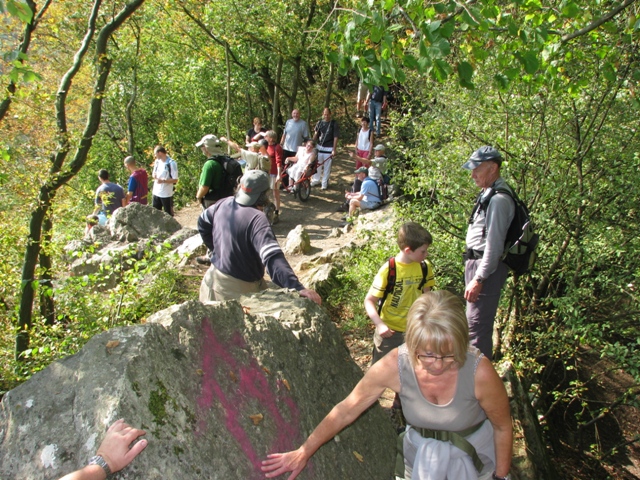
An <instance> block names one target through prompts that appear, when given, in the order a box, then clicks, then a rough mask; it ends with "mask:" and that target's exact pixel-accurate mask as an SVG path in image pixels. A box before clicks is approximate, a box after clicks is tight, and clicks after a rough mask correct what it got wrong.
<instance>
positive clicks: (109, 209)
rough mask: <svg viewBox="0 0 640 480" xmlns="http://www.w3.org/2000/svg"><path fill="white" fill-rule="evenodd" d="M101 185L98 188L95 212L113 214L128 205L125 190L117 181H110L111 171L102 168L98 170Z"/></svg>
mask: <svg viewBox="0 0 640 480" xmlns="http://www.w3.org/2000/svg"><path fill="white" fill-rule="evenodd" d="M98 180H100V184H101V185H100V186H99V187H98V189H97V190H96V199H95V205H96V206H95V208H94V210H93V213H94V214H97V213H98V212H102V213H104V214H105V215H113V212H115V211H116V210H117V209H118V208H120V207H124V206H125V205H126V203H125V201H124V190H123V189H122V187H121V186H120V185H118V184H117V183H113V182H110V181H109V172H107V171H106V170H105V169H102V170H100V171H99V172H98Z"/></svg>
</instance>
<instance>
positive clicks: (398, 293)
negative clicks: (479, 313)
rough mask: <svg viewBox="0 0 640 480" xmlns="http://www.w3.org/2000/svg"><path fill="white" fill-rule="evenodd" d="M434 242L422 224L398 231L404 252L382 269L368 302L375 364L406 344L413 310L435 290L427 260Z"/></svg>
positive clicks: (399, 243) (370, 290)
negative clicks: (372, 328)
mask: <svg viewBox="0 0 640 480" xmlns="http://www.w3.org/2000/svg"><path fill="white" fill-rule="evenodd" d="M432 242H433V239H432V237H431V234H430V233H429V232H428V231H427V230H426V229H425V228H424V227H423V226H422V225H420V224H418V223H415V222H407V223H405V224H404V225H402V226H401V227H400V230H398V246H399V247H400V252H399V253H398V254H397V255H396V256H395V257H393V258H390V259H389V261H387V262H385V264H384V265H382V267H380V270H378V273H377V275H376V277H375V278H374V280H373V284H372V285H371V288H370V289H369V292H368V293H367V296H366V298H365V300H364V308H365V310H366V311H367V315H369V318H370V319H371V321H372V322H373V324H374V325H375V326H376V331H375V333H374V335H373V356H372V359H371V364H374V363H376V362H377V361H378V360H380V359H381V358H382V357H384V356H385V355H386V354H387V353H389V352H390V351H391V350H393V349H394V348H396V347H399V346H400V345H402V344H403V343H404V331H405V330H406V328H407V313H409V308H411V305H413V302H415V301H416V299H417V298H418V297H419V296H420V295H422V293H424V292H428V291H429V290H431V287H433V286H435V281H434V278H433V267H432V265H431V263H430V262H428V261H427V260H426V258H427V249H428V248H429V246H430V245H431V243H432ZM394 279H395V282H394ZM388 287H389V288H388ZM380 302H382V306H380V305H379V303H380Z"/></svg>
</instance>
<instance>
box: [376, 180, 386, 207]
mask: <svg viewBox="0 0 640 480" xmlns="http://www.w3.org/2000/svg"><path fill="white" fill-rule="evenodd" d="M376 183H377V184H378V193H379V194H380V201H381V202H384V201H385V200H387V199H388V198H389V185H387V183H386V182H385V181H384V178H379V179H378V180H376Z"/></svg>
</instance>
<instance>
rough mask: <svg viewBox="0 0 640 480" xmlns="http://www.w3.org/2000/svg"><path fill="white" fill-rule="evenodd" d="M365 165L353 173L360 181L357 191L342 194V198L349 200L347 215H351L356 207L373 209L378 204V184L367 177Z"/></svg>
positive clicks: (379, 201)
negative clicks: (360, 184)
mask: <svg viewBox="0 0 640 480" xmlns="http://www.w3.org/2000/svg"><path fill="white" fill-rule="evenodd" d="M368 171H369V170H368V169H367V167H360V168H358V169H357V170H356V171H355V174H356V176H357V178H358V180H360V181H361V182H362V186H361V187H360V191H359V192H347V193H345V194H344V198H346V199H347V200H348V201H349V216H350V217H351V216H353V214H354V213H355V212H356V210H357V209H358V208H363V209H369V210H371V209H374V208H376V207H378V206H380V203H381V199H380V191H379V190H378V184H377V183H376V182H375V180H372V179H371V178H369V177H368V176H367V175H368Z"/></svg>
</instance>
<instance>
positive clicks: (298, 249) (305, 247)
mask: <svg viewBox="0 0 640 480" xmlns="http://www.w3.org/2000/svg"><path fill="white" fill-rule="evenodd" d="M282 250H283V251H284V253H286V254H289V255H296V254H306V253H309V252H310V251H311V239H310V238H309V233H308V232H307V230H306V229H305V228H304V227H303V226H302V225H298V226H297V227H296V228H294V229H293V230H291V231H290V232H289V234H288V235H287V240H286V242H285V245H284V248H283V249H282Z"/></svg>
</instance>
